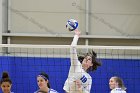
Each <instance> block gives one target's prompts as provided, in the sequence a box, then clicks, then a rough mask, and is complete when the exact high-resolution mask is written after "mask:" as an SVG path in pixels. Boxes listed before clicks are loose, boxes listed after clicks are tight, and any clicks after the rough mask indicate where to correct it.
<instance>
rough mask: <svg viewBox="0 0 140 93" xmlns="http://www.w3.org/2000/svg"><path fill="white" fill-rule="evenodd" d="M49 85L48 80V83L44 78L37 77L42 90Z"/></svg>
mask: <svg viewBox="0 0 140 93" xmlns="http://www.w3.org/2000/svg"><path fill="white" fill-rule="evenodd" d="M47 83H48V80H47V81H46V80H45V79H44V78H42V77H37V84H38V86H39V88H40V89H43V88H45V87H47Z"/></svg>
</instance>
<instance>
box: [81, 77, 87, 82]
mask: <svg viewBox="0 0 140 93" xmlns="http://www.w3.org/2000/svg"><path fill="white" fill-rule="evenodd" d="M80 80H81V81H82V82H83V83H85V82H86V81H87V78H86V77H85V75H84V76H83V77H82V78H81V79H80Z"/></svg>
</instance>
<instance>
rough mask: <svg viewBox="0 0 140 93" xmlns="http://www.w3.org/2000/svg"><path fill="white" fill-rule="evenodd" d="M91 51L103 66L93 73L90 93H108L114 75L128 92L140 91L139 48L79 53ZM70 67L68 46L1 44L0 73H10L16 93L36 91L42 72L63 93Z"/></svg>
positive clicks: (101, 48)
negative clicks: (37, 78) (38, 76)
mask: <svg viewBox="0 0 140 93" xmlns="http://www.w3.org/2000/svg"><path fill="white" fill-rule="evenodd" d="M90 50H94V51H95V52H96V53H97V58H98V59H100V60H101V62H102V66H101V67H99V68H98V69H97V70H96V71H95V72H94V73H90V74H91V76H92V78H93V82H92V89H91V93H109V91H110V89H109V84H108V83H109V79H110V78H111V77H112V76H118V77H121V78H122V79H123V80H124V84H125V86H126V87H127V91H128V92H130V93H131V92H133V93H138V92H139V91H140V89H139V82H140V47H139V46H85V45H79V46H77V52H78V54H83V53H87V51H90ZM69 67H70V46H69V45H16V44H12V45H10V44H9V45H8V44H1V45H0V73H1V74H2V72H3V71H7V72H8V73H9V75H10V78H11V80H12V82H13V84H12V85H13V86H12V91H14V92H15V93H33V92H34V91H36V90H37V89H38V86H37V80H36V77H37V75H38V74H39V73H40V72H42V71H43V72H46V73H47V74H48V75H49V77H50V85H51V87H52V88H53V89H55V90H57V91H58V92H59V93H64V90H63V85H64V83H65V80H66V78H67V77H68V72H69Z"/></svg>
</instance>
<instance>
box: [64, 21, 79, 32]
mask: <svg viewBox="0 0 140 93" xmlns="http://www.w3.org/2000/svg"><path fill="white" fill-rule="evenodd" d="M77 27H78V21H77V20H75V19H69V20H68V21H67V24H66V28H67V29H68V30H69V31H74V30H75V29H77Z"/></svg>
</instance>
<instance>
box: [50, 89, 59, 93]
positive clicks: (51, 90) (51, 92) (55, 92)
mask: <svg viewBox="0 0 140 93" xmlns="http://www.w3.org/2000/svg"><path fill="white" fill-rule="evenodd" d="M49 93H58V92H57V91H56V90H54V89H50V90H49Z"/></svg>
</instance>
